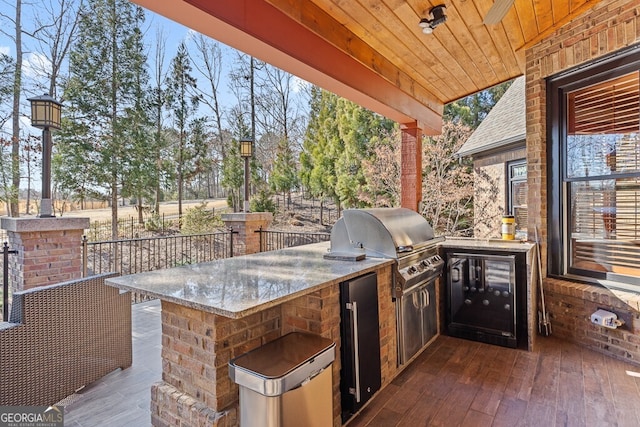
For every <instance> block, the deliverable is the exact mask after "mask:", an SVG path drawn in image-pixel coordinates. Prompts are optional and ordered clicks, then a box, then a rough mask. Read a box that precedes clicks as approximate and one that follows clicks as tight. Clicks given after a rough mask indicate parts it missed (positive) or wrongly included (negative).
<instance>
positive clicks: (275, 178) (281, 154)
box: [269, 138, 299, 203]
mask: <svg viewBox="0 0 640 427" xmlns="http://www.w3.org/2000/svg"><path fill="white" fill-rule="evenodd" d="M269 184H270V186H271V189H272V190H273V191H274V192H276V193H278V192H281V193H282V195H283V196H287V202H288V203H290V202H291V191H293V190H294V189H295V188H296V187H298V184H299V181H298V171H297V167H296V162H295V159H294V157H293V152H292V151H291V147H290V145H289V141H288V140H286V139H284V138H283V139H282V140H280V143H279V144H278V150H277V153H276V160H275V162H274V164H273V170H272V171H271V176H270V179H269Z"/></svg>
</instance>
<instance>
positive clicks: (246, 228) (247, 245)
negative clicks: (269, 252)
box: [222, 212, 273, 256]
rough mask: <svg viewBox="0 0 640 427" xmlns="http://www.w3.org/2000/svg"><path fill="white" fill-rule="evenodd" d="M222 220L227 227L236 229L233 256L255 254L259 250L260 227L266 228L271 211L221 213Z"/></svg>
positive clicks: (271, 215) (271, 219)
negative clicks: (258, 231) (257, 231)
mask: <svg viewBox="0 0 640 427" xmlns="http://www.w3.org/2000/svg"><path fill="white" fill-rule="evenodd" d="M222 221H223V222H224V224H225V225H226V226H227V227H230V228H232V229H233V231H237V232H238V234H237V237H236V239H235V240H234V242H233V256H236V255H247V254H255V253H257V252H260V234H259V233H256V230H259V229H260V227H262V228H263V229H266V228H267V227H269V225H271V221H273V214H272V213H271V212H253V213H251V212H249V213H247V212H238V213H228V214H222Z"/></svg>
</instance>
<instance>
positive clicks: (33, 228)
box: [1, 218, 89, 292]
mask: <svg viewBox="0 0 640 427" xmlns="http://www.w3.org/2000/svg"><path fill="white" fill-rule="evenodd" d="M1 225H2V228H3V229H5V230H7V241H8V244H9V249H10V250H16V251H18V252H17V254H12V255H10V256H9V275H10V279H9V283H10V284H11V288H12V291H14V292H15V291H18V290H25V289H31V288H35V287H38V286H46V285H52V284H55V283H61V282H65V281H67V280H72V279H79V278H81V277H82V234H83V233H84V229H85V228H88V226H89V219H88V218H2V220H1Z"/></svg>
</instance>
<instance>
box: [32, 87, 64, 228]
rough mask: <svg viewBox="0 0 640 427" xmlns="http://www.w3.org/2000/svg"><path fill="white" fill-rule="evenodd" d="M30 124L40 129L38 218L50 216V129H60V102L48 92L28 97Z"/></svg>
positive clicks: (51, 212) (51, 210) (51, 214)
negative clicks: (40, 185) (40, 172)
mask: <svg viewBox="0 0 640 427" xmlns="http://www.w3.org/2000/svg"><path fill="white" fill-rule="evenodd" d="M28 101H29V102H31V126H34V127H37V128H39V129H42V195H41V198H42V200H41V202H40V215H39V217H40V218H48V217H52V216H54V215H53V209H52V206H51V144H52V142H51V129H60V122H61V117H60V116H61V110H62V104H61V103H60V102H58V101H56V100H55V99H53V98H52V97H51V95H49V94H48V93H45V94H44V95H40V96H36V97H33V98H29V99H28Z"/></svg>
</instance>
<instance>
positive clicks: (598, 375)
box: [65, 302, 640, 427]
mask: <svg viewBox="0 0 640 427" xmlns="http://www.w3.org/2000/svg"><path fill="white" fill-rule="evenodd" d="M538 342H539V344H540V349H539V351H537V352H534V353H532V352H526V351H522V350H513V349H508V348H503V347H497V346H493V345H488V344H482V343H476V342H473V341H467V340H461V339H457V338H451V337H446V336H441V337H439V338H438V339H437V340H436V341H435V342H434V343H433V344H432V345H431V346H430V347H429V348H427V349H426V350H425V351H424V352H423V353H422V354H421V355H420V356H419V357H418V358H417V359H416V360H415V361H414V362H413V363H412V364H411V365H410V366H409V367H408V368H407V369H405V370H404V371H403V372H402V374H401V375H400V376H399V377H398V378H396V379H395V380H394V381H393V382H392V384H390V385H389V386H387V387H386V388H385V389H384V390H382V391H381V392H380V393H379V394H378V395H377V396H376V397H375V398H374V399H373V401H372V402H371V403H370V404H369V405H368V406H367V407H366V408H365V409H364V410H363V411H362V412H361V413H360V414H359V415H358V416H356V417H355V418H353V419H352V420H351V421H350V422H349V425H348V427H360V426H369V427H373V426H381V427H389V426H410V427H418V426H447V427H451V426H473V427H482V426H508V427H512V426H536V427H539V426H544V427H547V426H585V427H599V426H630V427H637V426H640V367H638V366H636V365H632V364H629V363H624V362H621V361H618V360H615V359H611V358H609V357H606V356H603V355H601V354H599V353H596V352H593V351H590V350H586V349H583V348H580V347H578V346H576V345H573V344H570V343H566V342H563V341H562V340H560V339H558V338H555V337H553V336H552V337H548V338H540V339H539V340H538ZM160 378H161V359H160V305H159V303H158V302H151V303H144V304H140V305H136V306H134V308H133V366H132V367H131V368H129V369H126V370H124V371H115V372H113V373H111V374H109V375H107V376H106V377H104V378H103V379H101V380H100V381H97V382H96V383H95V384H92V385H90V386H88V387H86V388H85V389H84V390H82V391H81V392H79V393H78V394H76V395H74V396H71V397H70V398H69V399H68V401H67V404H66V407H65V425H66V426H75V427H89V426H90V427H95V426H101V427H106V426H113V427H128V426H131V427H141V426H149V425H150V424H151V416H150V413H149V403H150V388H151V384H153V383H154V382H156V381H158V380H159V379H160Z"/></svg>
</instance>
